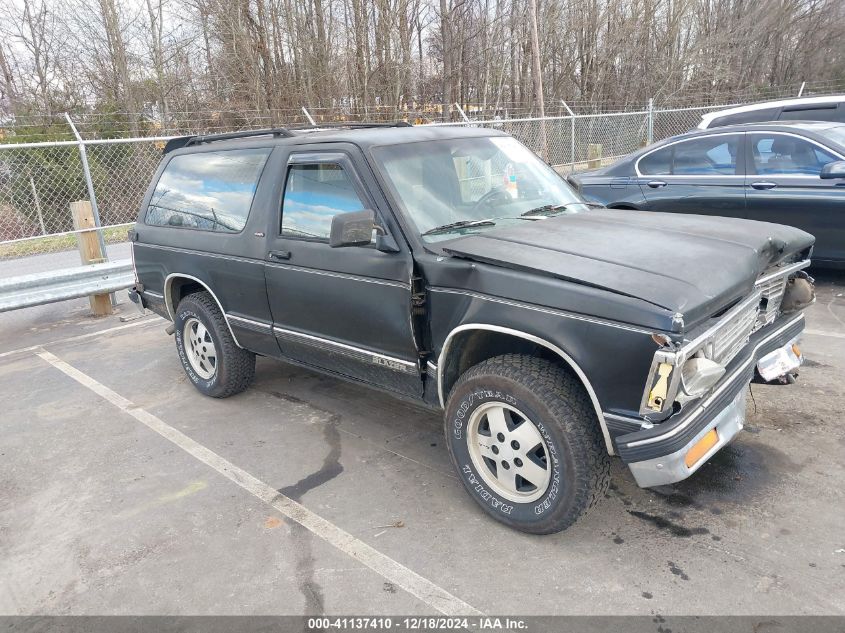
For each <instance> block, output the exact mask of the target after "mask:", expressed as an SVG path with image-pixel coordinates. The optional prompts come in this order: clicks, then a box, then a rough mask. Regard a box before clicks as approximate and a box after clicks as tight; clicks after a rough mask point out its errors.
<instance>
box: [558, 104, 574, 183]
mask: <svg viewBox="0 0 845 633" xmlns="http://www.w3.org/2000/svg"><path fill="white" fill-rule="evenodd" d="M560 102H561V103H562V104H563V107H564V108H566V111H567V112H569V162H570V163H572V169H570V170H569V171H575V113H574V112H573V111H572V109H571V108H570V107H569V106H568V105H567V103H566V101H564V100H563V99H561V100H560Z"/></svg>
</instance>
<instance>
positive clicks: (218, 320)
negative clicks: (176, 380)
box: [174, 292, 255, 398]
mask: <svg viewBox="0 0 845 633" xmlns="http://www.w3.org/2000/svg"><path fill="white" fill-rule="evenodd" d="M174 327H175V334H176V350H177V351H178V353H179V360H180V361H181V362H182V367H183V368H184V370H185V373H186V374H187V375H188V378H190V380H191V382H192V383H194V386H195V387H196V388H197V389H199V390H200V391H201V392H202V393H204V394H205V395H207V396H211V397H213V398H228V397H229V396H233V395H235V394H236V393H240V392H241V391H243V390H244V389H246V388H247V387H248V386H249V384H250V383H251V382H252V379H253V377H254V376H255V354H253V353H252V352H250V351H247V350H245V349H242V348H240V347H238V346H237V344H236V343H235V339H234V338H233V337H232V333H231V332H230V331H229V327H228V325H227V324H226V319H225V317H224V316H223V313H222V312H221V311H220V308H219V307H218V305H217V302H216V301H215V300H214V298H213V297H212V296H211V295H210V294H209V293H207V292H197V293H194V294H191V295H188V296H187V297H185V298H184V299H182V301H180V302H179V305H178V306H177V308H176V318H175V319H174Z"/></svg>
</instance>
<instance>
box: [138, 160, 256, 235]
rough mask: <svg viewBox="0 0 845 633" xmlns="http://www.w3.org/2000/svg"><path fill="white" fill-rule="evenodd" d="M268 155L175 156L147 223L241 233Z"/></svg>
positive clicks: (158, 187)
mask: <svg viewBox="0 0 845 633" xmlns="http://www.w3.org/2000/svg"><path fill="white" fill-rule="evenodd" d="M270 151H271V150H270V149H267V148H260V149H232V150H225V151H217V152H200V153H197V154H183V155H182V156H174V157H173V158H172V159H171V160H170V162H169V163H167V166H166V167H165V168H164V171H163V172H162V174H161V178H159V181H158V184H157V185H156V188H155V191H153V195H152V198H150V204H149V206H148V207H147V215H146V218H145V220H144V221H145V223H146V224H148V225H155V226H177V227H184V228H190V229H200V230H203V231H217V232H220V233H238V232H239V231H242V230H243V228H244V226H245V225H246V220H247V217H248V216H249V209H250V207H251V206H252V199H253V197H254V196H255V189H256V187H257V186H258V178H259V176H260V175H261V170H262V169H263V168H264V164H265V163H266V162H267V157H268V156H269V155H270Z"/></svg>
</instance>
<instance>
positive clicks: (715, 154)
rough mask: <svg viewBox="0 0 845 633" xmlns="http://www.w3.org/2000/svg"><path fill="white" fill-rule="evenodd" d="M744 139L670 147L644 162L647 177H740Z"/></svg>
mask: <svg viewBox="0 0 845 633" xmlns="http://www.w3.org/2000/svg"><path fill="white" fill-rule="evenodd" d="M739 139H740V135H737V134H734V135H720V136H708V137H704V138H696V139H692V140H689V141H682V142H680V143H675V144H674V145H669V146H668V147H665V148H663V149H659V150H657V151H656V152H652V153H651V154H648V155H647V156H645V157H644V158H643V159H641V160H640V164H639V168H640V173H641V174H643V175H647V176H660V175H663V176H668V175H674V176H717V175H720V174H722V175H733V174H735V173H736V155H737V151H738V149H739Z"/></svg>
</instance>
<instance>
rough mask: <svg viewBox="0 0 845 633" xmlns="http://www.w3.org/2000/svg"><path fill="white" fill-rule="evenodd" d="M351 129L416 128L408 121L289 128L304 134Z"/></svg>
mask: <svg viewBox="0 0 845 633" xmlns="http://www.w3.org/2000/svg"><path fill="white" fill-rule="evenodd" d="M336 127H340V128H349V129H356V130H357V129H364V128H372V127H376V128H377V127H414V126H413V124H411V123H408V122H407V121H389V122H387V123H384V122H379V123H373V122H368V121H330V122H327V123H315V124H314V125H298V126H296V127H291V128H288V129H289V130H292V131H297V132H303V131H306V132H307V131H308V130H322V129H327V128H336Z"/></svg>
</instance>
